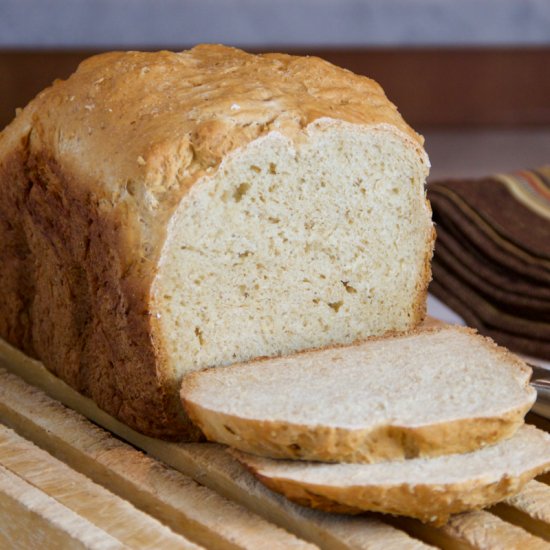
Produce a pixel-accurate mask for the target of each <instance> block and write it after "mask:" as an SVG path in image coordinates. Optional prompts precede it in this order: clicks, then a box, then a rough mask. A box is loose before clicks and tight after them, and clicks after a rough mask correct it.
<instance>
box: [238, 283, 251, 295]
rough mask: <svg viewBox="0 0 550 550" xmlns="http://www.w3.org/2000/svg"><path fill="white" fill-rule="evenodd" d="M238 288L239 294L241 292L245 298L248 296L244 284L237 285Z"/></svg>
mask: <svg viewBox="0 0 550 550" xmlns="http://www.w3.org/2000/svg"><path fill="white" fill-rule="evenodd" d="M239 290H240V291H241V294H242V295H243V296H244V297H245V298H248V296H249V294H248V292H247V291H246V285H239Z"/></svg>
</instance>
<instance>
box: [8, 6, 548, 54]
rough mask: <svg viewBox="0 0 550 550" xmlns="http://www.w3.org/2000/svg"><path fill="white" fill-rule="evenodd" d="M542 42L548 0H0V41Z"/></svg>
mask: <svg viewBox="0 0 550 550" xmlns="http://www.w3.org/2000/svg"><path fill="white" fill-rule="evenodd" d="M197 42H222V43H228V44H235V45H242V46H265V45H295V46H304V45H317V46H318V45H327V46H338V45H341V46H388V45H391V46H396V45H397V46H400V45H406V46H410V45H502V44H510V45H548V44H550V1H549V0H156V1H155V0H0V47H3V48H20V47H67V48H74V47H94V48H95V47H100V48H103V47H116V46H119V47H136V46H143V47H155V46H162V45H167V46H170V45H173V46H177V45H189V44H194V43H197Z"/></svg>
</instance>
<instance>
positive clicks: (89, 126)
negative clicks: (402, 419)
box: [0, 46, 433, 440]
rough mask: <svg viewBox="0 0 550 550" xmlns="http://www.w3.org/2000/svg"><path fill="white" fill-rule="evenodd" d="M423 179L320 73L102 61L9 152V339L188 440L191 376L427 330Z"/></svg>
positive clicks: (1, 293) (226, 61)
mask: <svg viewBox="0 0 550 550" xmlns="http://www.w3.org/2000/svg"><path fill="white" fill-rule="evenodd" d="M427 171H428V159H427V156H426V154H425V152H424V150H423V148H422V139H421V138H420V137H419V136H418V135H417V134H416V133H415V132H414V131H412V130H411V129H410V128H409V127H408V126H407V125H406V124H405V122H404V121H403V120H402V118H401V116H400V115H399V113H398V112H397V110H396V108H395V107H394V106H393V105H392V104H391V103H390V102H389V101H388V100H387V99H386V97H385V95H384V93H383V91H382V90H381V88H380V87H379V86H378V85H377V84H376V83H375V82H373V81H372V80H370V79H368V78H365V77H360V76H356V75H354V74H352V73H350V72H349V71H346V70H343V69H339V68H337V67H334V66H332V65H331V64H329V63H327V62H325V61H322V60H321V59H317V58H309V57H293V56H288V55H280V54H267V55H250V54H247V53H244V52H242V51H240V50H236V49H232V48H226V47H222V46H199V47H196V48H194V49H192V50H190V51H186V52H182V53H170V52H158V53H139V52H129V53H109V54H104V55H100V56H96V57H93V58H91V59H89V60H87V61H85V62H84V63H82V64H81V65H80V67H79V68H78V70H77V71H76V73H75V74H73V75H72V76H71V77H70V78H69V79H68V80H66V81H59V82H56V83H55V84H54V85H53V86H52V87H50V88H48V89H46V90H45V91H44V92H42V93H41V94H39V95H38V96H37V98H35V99H34V100H33V101H32V102H31V103H30V104H29V105H28V106H27V107H26V108H25V109H23V110H22V112H20V113H19V114H18V116H17V117H16V119H15V120H14V121H13V122H12V123H11V124H10V125H9V126H8V127H7V128H6V129H5V130H4V131H3V132H2V134H1V135H0V280H1V281H2V284H1V285H0V336H1V337H2V338H4V339H6V340H7V341H8V342H9V343H11V344H13V345H15V346H16V347H18V348H20V349H22V350H23V351H25V352H26V353H27V354H29V355H32V356H34V357H36V358H39V359H40V360H41V361H43V362H44V364H45V365H46V366H47V367H48V368H49V369H50V370H52V371H53V372H54V373H55V374H56V375H57V376H59V377H60V378H62V379H64V380H65V381H67V382H68V383H69V384H70V385H72V386H73V387H74V388H76V389H77V390H78V391H80V392H81V393H83V394H85V395H88V396H90V397H92V398H93V399H94V400H95V401H96V402H97V403H98V404H99V406H101V407H102V408H103V409H105V410H106V411H108V412H109V413H111V414H113V415H115V416H117V417H118V418H119V419H121V420H123V421H124V422H126V423H127V424H129V425H130V426H132V427H134V428H136V429H138V430H140V431H142V432H144V433H147V434H151V435H156V436H162V437H167V438H179V439H189V440H191V439H196V438H197V437H199V435H200V432H199V430H198V429H197V428H195V427H193V426H192V424H191V423H190V422H189V420H188V419H187V418H186V416H185V414H184V411H183V408H182V406H181V404H180V402H179V398H178V389H179V383H180V380H181V378H182V376H183V375H184V374H185V373H188V372H190V371H194V370H198V369H202V368H205V367H212V366H218V365H226V364H229V363H234V362H237V361H245V360H248V359H251V358H255V357H259V356H276V355H280V354H287V353H290V352H294V351H298V350H304V349H310V348H318V347H322V346H327V345H331V344H336V343H337V344H345V343H350V342H353V341H355V340H357V339H361V338H364V337H366V336H371V335H380V334H384V333H386V332H388V331H402V330H408V329H410V328H411V327H414V326H415V325H417V324H418V323H419V322H420V321H421V320H422V318H423V316H424V309H425V296H426V288H427V283H428V280H429V278H430V268H429V261H430V258H431V254H432V243H433V228H432V223H431V215H430V209H429V206H428V204H427V202H426V200H425V192H424V181H425V178H426V175H427Z"/></svg>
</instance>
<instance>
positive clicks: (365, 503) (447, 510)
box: [230, 451, 549, 526]
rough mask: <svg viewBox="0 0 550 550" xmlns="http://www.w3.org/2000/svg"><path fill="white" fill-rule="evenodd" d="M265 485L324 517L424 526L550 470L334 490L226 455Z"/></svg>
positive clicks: (490, 499) (476, 506) (516, 489)
mask: <svg viewBox="0 0 550 550" xmlns="http://www.w3.org/2000/svg"><path fill="white" fill-rule="evenodd" d="M230 452H231V454H232V455H233V456H235V458H237V459H238V460H239V461H240V462H241V463H242V464H243V465H244V466H245V467H246V468H247V469H248V470H249V471H250V472H251V473H252V474H254V475H255V476H256V477H257V478H258V479H259V480H260V481H261V482H262V483H263V484H264V485H266V486H267V487H269V488H270V489H272V490H273V491H275V492H277V493H281V494H283V495H284V496H285V497H287V498H288V499H289V500H292V501H293V502H296V503H298V504H301V505H303V506H309V507H311V508H316V509H318V510H324V511H326V512H336V513H341V514H361V513H364V512H365V511H371V512H382V513H385V514H395V515H402V516H409V517H414V518H417V519H419V520H420V521H422V522H425V523H431V524H433V525H436V526H439V525H444V524H445V523H446V522H447V521H448V519H449V517H450V516H451V515H452V514H458V513H460V512H465V511H470V510H476V509H480V508H484V507H486V506H490V505H491V504H495V503H496V502H499V501H501V500H503V499H505V498H507V497H510V496H513V495H515V494H517V493H518V492H519V491H521V489H522V488H523V486H524V485H525V484H526V483H528V482H529V481H530V480H531V479H533V478H534V477H535V476H536V475H538V474H539V473H541V472H543V471H545V470H546V469H548V466H549V464H545V465H540V466H538V467H536V468H532V469H530V470H528V471H525V472H522V473H521V475H518V476H517V477H508V476H504V477H502V478H501V479H499V480H498V481H497V482H491V483H484V482H483V481H482V480H472V481H466V482H458V483H448V484H444V485H443V484H436V485H427V484H416V483H414V482H411V484H403V485H387V486H384V485H374V484H373V485H358V486H349V487H334V486H328V485H316V484H311V483H307V482H300V481H296V480H294V479H288V478H284V477H275V476H270V475H267V474H265V473H262V471H261V469H258V468H257V467H256V465H255V463H254V457H252V456H250V455H246V454H245V453H241V452H239V451H230Z"/></svg>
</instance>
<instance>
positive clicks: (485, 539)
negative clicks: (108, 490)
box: [0, 341, 548, 550]
mask: <svg viewBox="0 0 550 550" xmlns="http://www.w3.org/2000/svg"><path fill="white" fill-rule="evenodd" d="M0 361H2V362H3V363H4V364H5V365H9V367H10V368H11V369H13V370H16V371H17V372H18V373H19V375H21V376H23V377H24V378H26V379H27V380H29V381H30V382H32V383H33V384H35V385H38V386H40V387H43V388H45V389H46V390H47V391H48V393H50V395H52V396H53V397H55V398H57V399H59V400H63V401H64V402H66V403H68V404H70V405H71V406H72V407H74V408H77V409H79V410H82V411H84V412H85V413H86V415H87V416H88V417H90V418H92V419H93V420H94V421H95V422H97V423H100V424H102V425H103V426H105V427H106V428H108V429H109V430H111V431H113V432H114V433H116V434H117V435H119V436H120V437H122V438H124V439H127V440H128V441H130V442H131V443H132V444H133V445H135V446H137V447H140V448H142V449H145V450H146V451H147V452H148V453H149V454H151V455H152V456H155V457H156V458H158V459H160V460H163V461H164V462H166V463H169V464H170V465H172V466H173V467H174V468H176V469H177V470H179V471H182V472H184V473H186V474H187V475H189V476H190V477H193V478H195V479H196V480H198V481H199V482H201V483H204V484H206V485H208V486H209V487H211V488H212V489H214V490H215V491H216V492H219V493H221V494H224V495H226V496H227V497H229V498H231V499H234V500H236V501H238V502H240V503H242V504H243V505H245V506H247V507H250V508H251V509H254V510H258V511H259V512H261V513H262V514H263V515H264V516H265V517H267V518H269V520H270V521H274V522H276V523H278V524H279V525H283V526H285V527H286V528H287V529H289V530H291V531H293V532H295V533H297V534H298V535H299V536H302V537H303V538H306V539H308V540H311V541H314V542H316V543H317V544H318V545H319V546H320V547H322V548H331V549H332V548H336V549H338V548H346V549H351V548H380V549H382V548H384V549H385V548H415V547H416V548H420V547H422V545H421V543H419V542H418V541H417V540H415V539H414V538H412V539H411V538H408V537H406V535H404V531H407V532H408V533H410V534H412V535H413V537H418V538H420V539H423V540H424V541H426V542H428V543H430V544H436V545H438V546H440V547H442V548H449V549H451V550H456V549H458V550H461V549H465V548H469V549H472V548H476V549H478V550H486V549H496V548H507V547H522V548H523V547H525V548H533V549H538V548H545V547H548V543H547V542H545V541H543V540H542V539H541V538H538V537H536V536H533V535H532V534H530V533H529V532H527V531H526V530H524V529H522V528H521V527H519V526H516V525H512V524H511V523H509V522H507V521H503V520H502V519H500V518H498V517H496V516H495V515H494V514H491V513H489V512H471V513H468V514H462V515H459V516H455V517H454V518H452V519H451V521H450V522H449V523H448V524H447V525H446V526H444V527H441V528H434V527H431V526H427V525H422V524H421V523H419V522H417V521H414V520H408V519H405V518H399V519H393V520H392V519H387V520H386V521H390V522H392V523H393V525H394V527H390V526H389V525H388V524H387V523H386V521H384V522H383V521H381V520H380V519H379V518H378V517H374V516H373V517H339V516H336V515H333V514H324V513H321V512H317V511H314V510H309V509H305V508H301V507H298V506H296V505H294V504H292V503H290V502H289V501H287V500H286V499H284V497H282V496H280V495H277V494H275V493H272V492H271V491H269V490H268V489H266V488H265V487H263V486H262V485H261V484H260V483H258V482H257V481H256V480H254V478H252V477H251V476H250V475H249V474H248V472H246V471H245V470H244V469H243V468H242V467H241V466H240V465H239V464H238V463H237V462H236V461H235V460H233V458H232V457H231V456H230V455H229V454H228V453H226V452H225V451H224V450H223V447H221V446H218V445H214V444H175V443H167V442H164V441H160V440H155V439H151V438H148V437H145V436H143V435H141V434H138V433H136V432H134V431H132V430H130V429H129V428H127V427H126V426H124V425H122V424H121V423H119V422H118V421H117V420H115V419H114V418H112V417H110V416H108V415H106V414H105V413H104V412H103V411H101V410H99V409H98V408H97V407H96V406H95V404H94V403H93V402H91V401H90V400H88V399H86V398H83V397H82V396H80V395H79V394H77V393H76V392H74V391H73V390H72V389H70V388H68V387H67V386H66V385H65V384H64V383H63V382H61V381H60V380H59V379H57V378H56V377H55V376H53V375H52V374H51V373H49V372H48V371H47V370H46V369H44V367H43V366H42V365H41V364H40V363H38V362H36V361H33V360H31V359H29V358H27V357H26V356H24V355H23V354H21V353H20V352H18V351H17V350H14V349H13V348H11V347H10V346H8V345H7V344H5V343H4V342H2V341H0ZM29 392H31V393H33V394H36V393H41V392H37V390H35V389H33V388H30V387H29V386H27V385H25V384H23V383H22V382H21V381H20V380H19V379H18V378H16V377H14V376H10V375H7V374H3V375H2V374H0V416H3V417H7V416H10V415H11V416H10V418H9V420H10V421H12V422H15V423H16V424H18V425H19V426H20V427H21V426H23V425H24V424H25V423H27V424H28V423H31V424H33V428H32V433H33V437H34V439H35V440H36V437H37V434H38V432H39V431H42V432H43V434H42V435H40V438H42V437H45V438H46V439H47V438H48V437H49V438H50V439H51V437H52V436H56V437H59V435H60V434H59V433H58V432H57V431H56V430H55V429H54V430H53V433H52V426H57V425H58V424H63V430H62V434H61V435H62V437H65V438H67V436H69V435H71V434H73V436H74V437H77V434H79V433H80V434H82V433H83V429H82V423H85V424H89V423H88V422H86V421H85V420H84V419H83V418H82V417H79V416H78V415H76V414H74V413H73V412H72V411H68V410H66V409H64V408H62V407H61V406H60V405H59V404H58V403H57V402H55V401H52V400H48V398H46V397H44V395H43V394H42V397H41V399H42V400H43V401H44V402H45V401H47V402H48V408H47V410H45V411H43V410H42V408H43V405H44V403H42V404H41V406H40V407H37V400H36V395H33V396H32V397H30V398H29V399H27V397H25V396H26V395H27V394H28V393H29ZM2 407H3V408H2ZM6 407H8V409H9V410H10V411H11V413H10V414H9V415H6ZM60 407H61V408H60ZM60 410H61V411H62V417H60V418H59V419H57V417H56V414H57V413H58V412H59V411H60ZM55 411H57V412H55ZM54 412H55V414H53V413H54ZM41 415H42V416H41ZM12 417H18V418H16V419H15V420H13V418H12ZM68 417H71V423H72V422H74V419H75V418H76V419H78V423H76V424H74V425H73V426H69V423H68V422H67V418H68ZM52 419H55V421H52ZM63 419H64V420H63ZM48 425H49V426H50V433H49V435H48V434H47V433H46V432H47V427H48ZM55 445H56V446H58V445H59V442H56V444H55ZM542 521H543V524H544V521H545V520H542ZM524 526H525V527H528V526H527V525H524ZM396 527H398V528H396ZM401 529H403V531H402V530H401ZM536 534H538V533H536ZM505 545H507V546H505ZM510 545H511V546H510ZM518 545H519V546H518Z"/></svg>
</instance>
